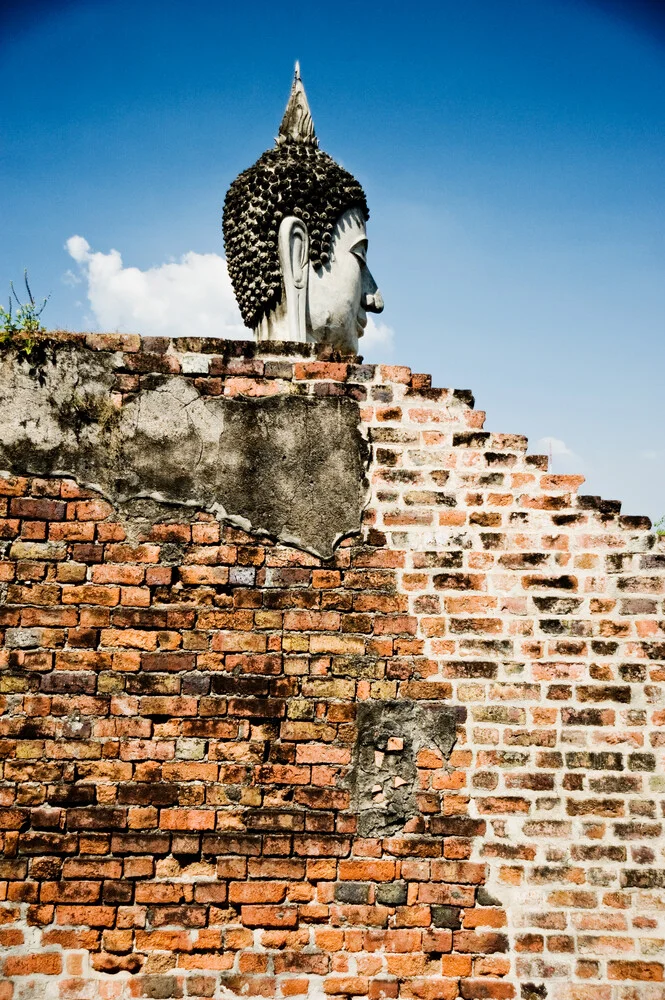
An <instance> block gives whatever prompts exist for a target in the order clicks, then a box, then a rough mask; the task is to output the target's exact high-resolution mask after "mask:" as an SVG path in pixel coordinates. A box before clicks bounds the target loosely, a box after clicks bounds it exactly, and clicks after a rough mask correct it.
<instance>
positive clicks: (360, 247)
mask: <svg viewBox="0 0 665 1000" xmlns="http://www.w3.org/2000/svg"><path fill="white" fill-rule="evenodd" d="M351 253H352V254H353V256H354V257H356V258H357V259H358V260H359V261H360V263H361V264H365V265H366V264H367V240H360V242H359V243H356V245H355V246H354V247H351Z"/></svg>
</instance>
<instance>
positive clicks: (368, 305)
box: [365, 288, 383, 313]
mask: <svg viewBox="0 0 665 1000" xmlns="http://www.w3.org/2000/svg"><path fill="white" fill-rule="evenodd" d="M365 309H366V310H367V312H371V313H380V312H383V295H382V294H381V292H380V291H379V289H378V288H377V290H376V291H375V292H374V294H373V295H366V296H365Z"/></svg>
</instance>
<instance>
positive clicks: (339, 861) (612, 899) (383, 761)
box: [0, 335, 665, 1000]
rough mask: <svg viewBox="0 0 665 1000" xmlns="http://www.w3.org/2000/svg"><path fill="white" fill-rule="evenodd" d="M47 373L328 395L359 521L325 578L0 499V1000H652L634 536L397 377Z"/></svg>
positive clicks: (109, 520)
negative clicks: (352, 427) (365, 494)
mask: <svg viewBox="0 0 665 1000" xmlns="http://www.w3.org/2000/svg"><path fill="white" fill-rule="evenodd" d="M52 342H53V344H52V347H51V349H52V350H53V351H55V352H56V353H57V351H58V350H59V347H60V345H61V344H62V343H63V342H64V343H66V344H68V345H69V347H71V345H72V344H73V345H75V347H76V349H77V350H79V351H90V352H93V351H102V352H107V353H112V354H113V355H114V358H115V359H116V370H117V374H116V385H115V390H114V392H113V394H112V397H111V398H112V401H113V405H115V406H117V407H120V406H122V405H123V404H124V403H126V401H127V400H128V399H129V398H130V397H135V396H136V393H138V392H140V391H141V389H142V386H143V385H147V384H149V380H150V379H153V378H154V375H155V373H161V374H162V375H166V376H168V377H173V378H176V377H178V378H182V377H185V378H187V379H188V380H190V381H191V382H192V384H194V385H195V387H196V389H197V390H198V392H199V393H200V394H202V395H203V396H211V397H212V396H219V395H231V396H233V395H240V396H244V395H252V396H261V395H264V394H265V395H275V394H277V395H288V394H292V393H296V394H303V393H304V394H307V395H309V396H311V397H313V398H317V397H329V396H331V395H343V396H348V397H349V398H351V399H353V400H356V401H357V402H358V403H359V407H360V411H359V416H360V420H361V428H362V433H363V435H364V436H365V438H366V439H367V441H368V442H369V444H370V445H371V449H372V451H371V461H370V467H369V470H368V476H369V479H370V484H371V493H370V496H369V498H368V503H367V506H366V508H365V511H364V529H363V532H362V536H361V537H357V536H354V537H351V538H347V539H346V540H345V541H343V542H342V543H341V544H340V545H339V547H338V548H337V550H336V552H335V555H334V558H332V559H331V560H328V561H324V560H322V559H320V558H317V557H315V556H312V555H310V554H308V553H307V552H304V551H301V550H299V549H297V548H294V547H289V546H287V545H283V544H278V543H277V542H275V541H274V540H272V541H271V540H269V539H267V538H266V537H264V536H258V535H252V534H248V533H246V532H244V531H242V530H240V529H239V528H237V527H234V526H232V525H229V524H228V523H226V524H225V523H219V522H218V521H217V520H216V519H215V518H214V517H213V516H212V515H211V514H209V513H206V512H205V511H201V510H196V509H193V508H189V509H187V510H183V508H177V507H171V508H167V507H164V511H163V516H162V518H161V520H157V521H154V519H153V521H152V522H150V523H147V522H146V520H145V519H141V518H136V519H135V520H134V521H132V520H131V519H128V517H127V516H126V514H123V515H122V516H120V514H119V513H118V511H117V510H114V508H113V506H112V505H111V504H110V503H109V502H107V500H106V499H104V497H102V496H101V495H100V494H99V493H95V492H94V491H91V490H89V489H85V488H83V487H82V486H81V484H79V483H77V482H76V481H75V480H73V479H71V478H67V477H59V478H53V477H51V478H47V479H45V478H35V477H29V476H21V475H16V474H14V472H15V470H14V472H13V471H12V470H7V472H6V474H5V475H4V477H2V478H0V539H1V541H0V638H2V639H3V640H4V642H3V648H2V650H1V651H0V768H1V770H0V849H1V855H0V1000H33V998H34V1000H41V998H58V1000H64V998H67V1000H79V998H80V1000H85V998H93V997H94V998H96V997H103V998H109V1000H111V998H113V1000H116V998H117V1000H120V998H122V1000H125V998H134V997H154V998H171V997H187V998H192V997H197V998H198V997H201V998H203V997H215V998H219V997H232V996H238V995H239V996H243V997H254V996H261V997H274V998H284V997H296V998H298V997H304V996H306V995H309V996H310V997H324V996H325V997H330V998H333V1000H334V998H339V1000H346V998H348V997H360V998H364V997H369V998H371V1000H379V998H380V997H382V996H384V997H389V998H390V997H406V998H422V1000H430V998H431V1000H434V998H440V1000H455V998H458V997H461V998H465V1000H484V998H485V1000H502V998H507V1000H510V998H516V1000H517V998H520V1000H665V983H664V982H663V980H664V972H663V970H664V964H663V955H664V954H665V920H664V916H663V914H664V912H665V861H664V859H663V840H662V821H663V809H662V804H663V791H664V789H665V782H664V780H663V767H662V758H663V752H662V749H661V747H662V744H663V741H664V736H663V725H664V723H665V709H664V708H663V695H662V691H663V688H662V683H661V682H662V680H663V668H664V664H665V608H664V607H663V601H664V600H665V597H664V594H665V542H664V541H663V540H662V539H661V540H659V539H657V538H656V537H655V536H654V535H653V534H651V533H650V530H649V529H650V524H649V521H648V519H646V518H640V517H624V516H621V514H620V511H619V505H618V504H616V503H614V502H608V501H602V500H600V499H598V498H594V497H585V496H580V495H578V492H577V491H578V489H579V487H580V485H581V482H582V479H581V477H579V476H561V475H552V474H550V473H548V470H547V461H546V459H545V458H543V457H539V456H529V455H527V454H526V440H525V439H524V438H522V437H520V436H517V435H512V434H494V433H487V432H485V431H484V430H483V429H482V428H483V424H484V414H483V413H482V412H480V411H478V410H475V409H474V408H473V399H472V397H471V395H470V393H468V392H464V391H462V392H454V391H452V390H447V389H433V388H431V386H430V380H429V378H428V376H426V375H418V374H412V373H411V372H410V371H409V370H408V369H406V368H402V367H395V366H371V365H363V364H359V363H356V362H355V361H350V362H349V361H348V360H346V361H345V360H343V359H342V360H340V359H339V358H334V357H332V356H330V355H327V356H326V355H325V354H323V353H322V354H320V355H319V356H318V357H316V356H314V355H313V352H311V351H310V352H309V354H310V356H308V357H300V358H298V357H293V356H290V355H289V349H288V348H287V347H283V346H282V347H280V346H279V345H278V346H276V347H273V348H271V351H272V352H273V353H271V354H259V352H258V349H257V348H255V347H254V345H249V344H241V345H238V344H236V345H229V344H224V345H220V342H219V341H192V340H184V339H183V340H178V341H173V342H170V341H165V340H156V339H152V340H148V341H144V342H143V343H141V342H140V341H139V339H138V338H133V337H126V338H121V337H117V336H109V337H105V336H90V337H87V338H85V337H83V336H82V335H60V336H57V337H52ZM220 347H223V350H224V351H225V353H224V354H220V353H219V351H220ZM292 350H293V348H292ZM20 363H21V364H29V358H28V359H27V360H25V359H24V360H23V361H21V362H20ZM206 372H207V374H206ZM190 373H191V374H190ZM35 377H36V378H37V377H38V372H37V373H36V374H35Z"/></svg>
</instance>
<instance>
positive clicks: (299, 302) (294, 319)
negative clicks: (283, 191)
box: [277, 215, 309, 341]
mask: <svg viewBox="0 0 665 1000" xmlns="http://www.w3.org/2000/svg"><path fill="white" fill-rule="evenodd" d="M277 243H278V250H279V263H280V267H281V271H282V280H283V282H284V291H285V294H286V311H287V315H288V322H289V337H290V338H291V340H294V341H305V340H307V331H306V326H305V317H306V315H307V282H308V278H309V268H308V261H309V234H308V232H307V226H306V225H305V223H304V222H303V221H302V219H298V218H296V217H295V216H294V215H290V216H288V217H287V218H286V219H282V222H281V223H280V227H279V235H278V237H277Z"/></svg>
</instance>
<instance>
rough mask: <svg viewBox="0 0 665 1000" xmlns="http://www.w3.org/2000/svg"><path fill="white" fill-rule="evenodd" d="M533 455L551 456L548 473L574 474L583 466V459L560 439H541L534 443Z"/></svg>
mask: <svg viewBox="0 0 665 1000" xmlns="http://www.w3.org/2000/svg"><path fill="white" fill-rule="evenodd" d="M534 453H535V454H537V455H551V456H552V468H550V472H553V471H556V472H559V473H563V472H575V471H579V470H580V469H581V467H582V466H583V465H584V459H583V458H582V457H581V456H580V455H578V454H577V453H576V452H574V451H573V450H572V449H571V448H569V447H568V445H567V444H566V442H565V441H562V440H561V438H556V437H549V436H548V437H541V438H540V440H539V441H536V445H535V451H534ZM555 459H556V460H557V461H555ZM555 467H556V468H555Z"/></svg>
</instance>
